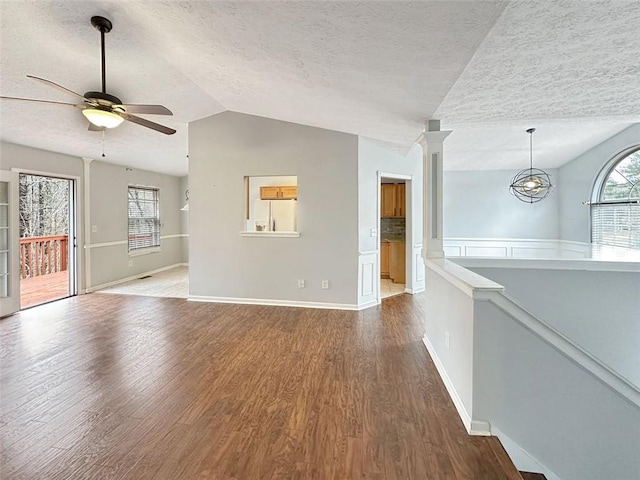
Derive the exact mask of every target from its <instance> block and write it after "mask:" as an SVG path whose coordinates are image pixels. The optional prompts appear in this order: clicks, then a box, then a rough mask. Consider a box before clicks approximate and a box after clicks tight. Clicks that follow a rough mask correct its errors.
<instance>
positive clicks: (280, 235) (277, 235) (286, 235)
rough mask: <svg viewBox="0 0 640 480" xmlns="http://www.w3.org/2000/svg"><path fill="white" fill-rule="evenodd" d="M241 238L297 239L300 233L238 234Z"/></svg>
mask: <svg viewBox="0 0 640 480" xmlns="http://www.w3.org/2000/svg"><path fill="white" fill-rule="evenodd" d="M240 236H241V237H263V238H265V237H267V238H298V237H300V232H240Z"/></svg>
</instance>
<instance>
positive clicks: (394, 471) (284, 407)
mask: <svg viewBox="0 0 640 480" xmlns="http://www.w3.org/2000/svg"><path fill="white" fill-rule="evenodd" d="M423 316H424V315H423V306H422V298H421V296H419V295H417V296H410V295H399V296H396V297H392V298H389V299H386V300H385V301H384V302H383V304H382V306H381V307H378V308H371V309H368V310H364V311H362V312H345V311H335V310H315V309H297V308H286V307H267V306H242V305H220V304H206V303H195V302H186V301H185V300H183V299H170V298H152V297H136V296H128V295H126V296H125V295H107V294H99V293H94V294H90V295H83V296H79V297H72V298H68V299H64V300H61V301H59V302H55V303H52V304H47V305H43V306H41V307H37V308H33V309H30V310H27V311H23V312H21V313H20V314H17V315H14V316H13V317H8V318H5V319H2V320H0V341H1V346H2V350H1V367H2V368H1V386H2V391H1V392H2V397H1V416H0V435H1V437H2V459H1V460H2V464H1V465H2V466H1V468H2V470H1V472H0V477H1V478H3V479H47V480H56V479H74V480H75V479H90V478H92V479H116V478H123V479H125V478H126V479H136V480H137V479H167V480H169V479H171V480H175V479H196V478H202V479H242V480H250V479H260V480H262V479H319V480H324V479H340V480H345V479H356V478H362V479H377V480H392V479H435V480H446V479H487V480H499V479H518V480H520V479H521V477H520V475H519V474H518V472H517V471H516V469H515V467H513V465H512V464H511V462H510V460H509V459H508V457H507V456H506V454H505V453H504V450H503V449H502V446H501V445H500V443H499V441H498V440H497V439H496V438H486V437H470V436H468V435H467V434H466V432H465V430H464V428H463V426H462V424H461V422H460V420H459V418H458V416H457V414H456V412H455V409H454V406H453V404H452V402H451V400H450V399H449V397H448V396H447V393H446V391H445V389H444V386H443V384H442V381H441V380H440V378H439V377H438V375H437V372H436V370H435V367H434V365H433V363H432V361H431V359H430V358H429V356H428V354H427V351H426V349H425V348H424V346H423V344H422V342H421V336H422V331H423V328H422V326H421V325H422V324H423Z"/></svg>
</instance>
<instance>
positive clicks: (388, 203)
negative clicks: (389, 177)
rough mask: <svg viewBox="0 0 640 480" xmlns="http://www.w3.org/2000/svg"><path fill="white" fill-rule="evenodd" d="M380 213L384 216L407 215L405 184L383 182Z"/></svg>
mask: <svg viewBox="0 0 640 480" xmlns="http://www.w3.org/2000/svg"><path fill="white" fill-rule="evenodd" d="M381 191H382V202H381V204H380V215H381V216H382V217H384V218H389V217H404V216H405V215H406V200H405V191H406V190H405V184H404V183H398V184H395V183H383V184H382V185H381Z"/></svg>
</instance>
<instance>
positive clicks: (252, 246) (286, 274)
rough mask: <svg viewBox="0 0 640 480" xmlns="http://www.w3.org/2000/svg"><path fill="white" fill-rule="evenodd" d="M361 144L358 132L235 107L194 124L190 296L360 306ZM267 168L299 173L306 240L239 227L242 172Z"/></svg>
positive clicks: (242, 203)
mask: <svg viewBox="0 0 640 480" xmlns="http://www.w3.org/2000/svg"><path fill="white" fill-rule="evenodd" d="M357 149H358V141H357V137H356V136H354V135H349V134H344V133H339V132H333V131H329V130H323V129H319V128H314V127H307V126H303V125H298V124H293V123H287V122H281V121H278V120H271V119H267V118H261V117H255V116H251V115H243V114H240V113H234V112H224V113H221V114H219V115H215V116H212V117H208V118H205V119H202V120H198V121H196V122H193V123H191V124H190V125H189V185H190V196H191V201H190V232H189V257H190V262H189V263H190V279H189V280H190V282H189V288H190V296H191V297H192V298H193V297H200V298H199V299H202V300H213V301H243V302H247V301H256V302H259V303H281V304H305V302H307V304H318V305H326V306H332V305H333V306H343V307H345V308H355V307H356V305H357V298H356V292H357V288H356V285H357V269H358V211H357V205H358V203H357V191H358V177H357V175H358V170H357V165H358V150H357ZM259 175H296V176H297V177H298V231H299V232H300V237H299V238H266V237H264V236H261V237H243V236H241V235H240V232H241V231H242V230H244V221H245V220H244V217H245V193H244V177H245V176H259ZM196 219H197V220H196ZM299 279H303V280H305V282H306V286H305V288H303V289H299V288H298V286H297V281H298V280H299ZM321 280H329V285H330V288H329V289H328V290H323V289H321V288H320V286H321Z"/></svg>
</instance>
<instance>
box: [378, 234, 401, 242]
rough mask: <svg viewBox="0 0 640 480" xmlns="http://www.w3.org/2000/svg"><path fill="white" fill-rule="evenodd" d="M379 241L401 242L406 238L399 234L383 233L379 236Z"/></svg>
mask: <svg viewBox="0 0 640 480" xmlns="http://www.w3.org/2000/svg"><path fill="white" fill-rule="evenodd" d="M380 241H381V242H383V243H401V242H404V241H406V239H405V237H403V236H399V235H383V236H382V237H380Z"/></svg>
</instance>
